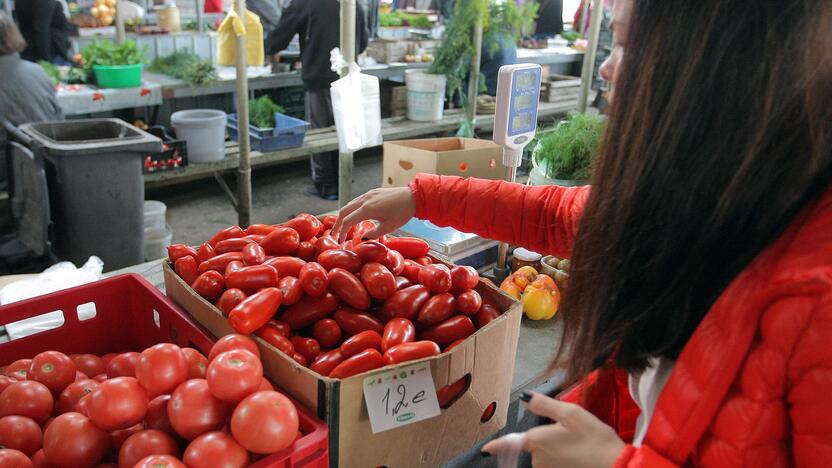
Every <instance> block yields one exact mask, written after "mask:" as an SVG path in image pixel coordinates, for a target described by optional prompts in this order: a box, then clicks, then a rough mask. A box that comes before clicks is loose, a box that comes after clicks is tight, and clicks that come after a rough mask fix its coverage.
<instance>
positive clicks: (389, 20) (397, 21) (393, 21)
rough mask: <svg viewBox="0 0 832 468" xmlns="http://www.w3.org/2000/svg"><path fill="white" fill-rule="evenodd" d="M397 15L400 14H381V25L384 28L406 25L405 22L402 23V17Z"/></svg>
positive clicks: (379, 20) (379, 18)
mask: <svg viewBox="0 0 832 468" xmlns="http://www.w3.org/2000/svg"><path fill="white" fill-rule="evenodd" d="M397 13H398V12H393V13H380V14H379V15H378V22H379V25H380V26H381V27H382V28H397V27H399V26H402V25H404V21H402V19H401V17H400V16H399V15H398V14H397Z"/></svg>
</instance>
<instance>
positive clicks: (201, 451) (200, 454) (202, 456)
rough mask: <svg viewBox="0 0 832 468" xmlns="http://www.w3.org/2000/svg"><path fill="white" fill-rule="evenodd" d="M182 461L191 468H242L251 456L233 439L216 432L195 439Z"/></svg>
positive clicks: (186, 450)
mask: <svg viewBox="0 0 832 468" xmlns="http://www.w3.org/2000/svg"><path fill="white" fill-rule="evenodd" d="M182 460H183V461H184V462H185V465H186V466H188V467H189V468H242V467H244V466H247V465H248V463H249V456H248V452H247V451H246V449H244V448H243V447H242V446H241V445H240V444H238V443H237V441H236V440H234V438H233V437H231V436H230V435H228V434H224V433H222V432H216V431H215V432H209V433H207V434H203V435H201V436H199V437H197V438H196V439H194V441H193V442H191V443H190V444H189V445H188V448H186V449H185V456H184V457H183V458H182Z"/></svg>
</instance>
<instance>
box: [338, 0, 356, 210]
mask: <svg viewBox="0 0 832 468" xmlns="http://www.w3.org/2000/svg"><path fill="white" fill-rule="evenodd" d="M341 54H343V56H344V60H346V62H347V66H346V67H344V68H343V69H342V70H341V76H342V77H344V76H346V75H347V73H348V72H349V65H351V64H353V63H355V0H341ZM352 156H353V155H352V153H339V154H338V208H343V207H344V205H346V204H347V203H349V202H350V200H352V168H353V157H352Z"/></svg>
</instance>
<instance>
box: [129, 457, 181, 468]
mask: <svg viewBox="0 0 832 468" xmlns="http://www.w3.org/2000/svg"><path fill="white" fill-rule="evenodd" d="M133 468H186V467H185V464H184V463H182V462H181V461H180V460H179V459H178V458H176V457H172V456H170V455H150V456H149V457H144V458H142V459H141V460H139V462H138V463H136V465H135V466H133Z"/></svg>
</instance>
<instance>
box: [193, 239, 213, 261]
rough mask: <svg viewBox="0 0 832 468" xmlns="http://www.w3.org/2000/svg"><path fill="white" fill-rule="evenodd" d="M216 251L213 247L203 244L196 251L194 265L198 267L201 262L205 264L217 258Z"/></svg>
mask: <svg viewBox="0 0 832 468" xmlns="http://www.w3.org/2000/svg"><path fill="white" fill-rule="evenodd" d="M217 253H218V252H217V251H216V250H214V246H212V245H211V244H209V243H207V242H206V243H204V244H202V245H200V246H199V249H197V251H196V263H197V265H199V264H200V263H202V262H206V261H208V260H210V259H212V258H214V257H216V256H217Z"/></svg>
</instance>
